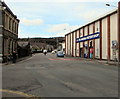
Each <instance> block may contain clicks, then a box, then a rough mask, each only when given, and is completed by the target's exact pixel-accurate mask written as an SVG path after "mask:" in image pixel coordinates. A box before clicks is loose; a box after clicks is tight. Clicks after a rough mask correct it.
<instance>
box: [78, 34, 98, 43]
mask: <svg viewBox="0 0 120 99" xmlns="http://www.w3.org/2000/svg"><path fill="white" fill-rule="evenodd" d="M97 38H100V32H96V33H93V34H90V35H87V36H83V37H80V38H77V39H76V43H78V42H84V41H87V40H92V39H97Z"/></svg>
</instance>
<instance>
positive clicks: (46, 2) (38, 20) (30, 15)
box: [4, 0, 119, 38]
mask: <svg viewBox="0 0 120 99" xmlns="http://www.w3.org/2000/svg"><path fill="white" fill-rule="evenodd" d="M118 1H119V0H4V2H6V4H7V5H8V6H9V8H10V9H11V10H12V11H13V13H14V14H15V15H17V17H18V19H20V25H19V37H20V38H25V37H26V38H27V37H57V36H64V35H65V34H66V33H68V32H70V31H72V30H74V29H76V28H78V27H80V26H82V25H84V24H86V23H87V22H89V21H90V20H93V19H94V18H97V17H99V16H100V15H102V14H104V13H106V12H109V11H111V10H113V9H116V8H117V2H118ZM106 3H109V4H111V5H113V6H116V7H112V6H111V7H107V6H106V5H105V4H106Z"/></svg>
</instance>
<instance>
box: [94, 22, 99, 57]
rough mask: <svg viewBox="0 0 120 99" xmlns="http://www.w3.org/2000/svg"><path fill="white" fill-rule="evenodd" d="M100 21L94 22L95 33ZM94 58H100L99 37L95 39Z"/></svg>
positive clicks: (97, 30)
mask: <svg viewBox="0 0 120 99" xmlns="http://www.w3.org/2000/svg"><path fill="white" fill-rule="evenodd" d="M99 27H100V22H99V21H97V22H95V33H96V32H100V29H99ZM95 58H98V59H99V58H100V39H96V40H95Z"/></svg>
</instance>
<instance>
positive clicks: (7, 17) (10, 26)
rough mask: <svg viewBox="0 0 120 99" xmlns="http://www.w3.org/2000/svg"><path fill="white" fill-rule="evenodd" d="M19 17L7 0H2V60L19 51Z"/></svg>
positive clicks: (0, 56)
mask: <svg viewBox="0 0 120 99" xmlns="http://www.w3.org/2000/svg"><path fill="white" fill-rule="evenodd" d="M18 26H19V19H17V16H16V15H14V14H13V12H12V11H11V10H10V8H9V7H8V6H7V5H6V4H5V2H2V1H0V61H1V62H6V61H9V60H10V59H11V56H12V52H13V51H16V52H17V39H18Z"/></svg>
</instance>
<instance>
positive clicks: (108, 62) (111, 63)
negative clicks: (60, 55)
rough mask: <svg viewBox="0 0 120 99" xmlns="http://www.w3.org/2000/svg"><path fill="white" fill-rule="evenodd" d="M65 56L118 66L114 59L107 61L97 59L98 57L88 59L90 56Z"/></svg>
mask: <svg viewBox="0 0 120 99" xmlns="http://www.w3.org/2000/svg"><path fill="white" fill-rule="evenodd" d="M66 57H67V58H74V59H76V60H83V61H93V62H98V63H100V64H105V65H110V66H111V65H112V66H120V64H118V62H115V61H107V60H99V59H90V58H81V57H71V56H66Z"/></svg>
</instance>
